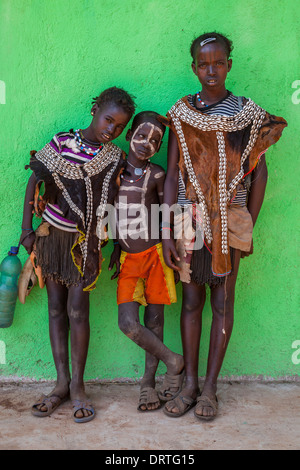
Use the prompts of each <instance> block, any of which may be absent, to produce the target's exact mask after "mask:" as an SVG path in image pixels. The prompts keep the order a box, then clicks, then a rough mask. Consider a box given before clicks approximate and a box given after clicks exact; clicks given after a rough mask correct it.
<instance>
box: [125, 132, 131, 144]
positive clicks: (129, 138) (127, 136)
mask: <svg viewBox="0 0 300 470" xmlns="http://www.w3.org/2000/svg"><path fill="white" fill-rule="evenodd" d="M125 139H126V140H127V142H130V141H131V139H132V130H131V129H128V131H127V133H126V137H125Z"/></svg>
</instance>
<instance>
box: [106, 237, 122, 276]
mask: <svg viewBox="0 0 300 470" xmlns="http://www.w3.org/2000/svg"><path fill="white" fill-rule="evenodd" d="M120 256H121V247H120V245H119V243H118V241H117V240H114V251H113V252H112V254H111V257H110V262H109V266H108V270H109V271H111V270H112V269H113V267H114V265H116V272H115V273H114V274H113V275H112V276H111V279H116V278H117V277H118V276H119V274H120V267H121V264H120Z"/></svg>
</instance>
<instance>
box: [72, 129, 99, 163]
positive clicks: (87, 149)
mask: <svg viewBox="0 0 300 470" xmlns="http://www.w3.org/2000/svg"><path fill="white" fill-rule="evenodd" d="M80 133H81V130H80V129H77V130H76V131H75V142H76V144H77V146H78V147H79V148H80V150H81V151H82V152H84V153H86V154H87V155H90V156H92V157H95V156H96V155H98V153H99V152H100V151H101V150H102V149H103V144H100V146H99V148H97V149H96V150H93V149H92V148H91V147H88V146H87V145H86V144H85V143H84V142H83V141H82V138H81V136H80Z"/></svg>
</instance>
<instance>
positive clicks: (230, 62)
mask: <svg viewBox="0 0 300 470" xmlns="http://www.w3.org/2000/svg"><path fill="white" fill-rule="evenodd" d="M231 67H232V59H228V72H230V70H231Z"/></svg>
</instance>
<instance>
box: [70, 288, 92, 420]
mask: <svg viewBox="0 0 300 470" xmlns="http://www.w3.org/2000/svg"><path fill="white" fill-rule="evenodd" d="M68 315H69V320H70V329H71V362H72V380H71V384H70V394H71V399H72V400H79V401H87V396H86V394H85V388H84V381H83V376H84V370H85V364H86V359H87V354H88V348H89V340H90V323H89V293H88V292H83V290H82V286H80V285H79V286H71V287H70V288H69V295H68ZM91 414H92V413H91V411H88V410H83V409H82V410H78V411H77V412H76V417H77V418H82V417H84V416H89V415H91Z"/></svg>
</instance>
